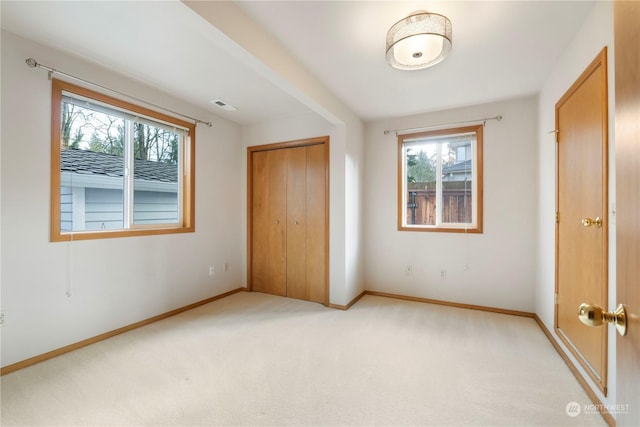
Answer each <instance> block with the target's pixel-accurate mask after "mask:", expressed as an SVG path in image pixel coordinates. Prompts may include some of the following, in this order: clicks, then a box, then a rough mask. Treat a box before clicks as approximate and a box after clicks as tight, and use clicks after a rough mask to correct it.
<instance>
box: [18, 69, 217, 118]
mask: <svg viewBox="0 0 640 427" xmlns="http://www.w3.org/2000/svg"><path fill="white" fill-rule="evenodd" d="M24 62H25V64H27V66H28V67H29V68H42V69H43V70H47V71H48V72H49V73H48V74H49V80H51V78H52V76H53V74H54V73H56V74H60V75H61V76H65V77H69V78H71V79H74V80H78V81H80V82H83V83H87V84H90V85H91V86H95V87H99V88H100V89H104V90H108V91H110V92H113V93H117V94H118V95H122V96H126V97H127V98H131V99H133V100H135V101H138V102H142V103H144V104H147V105H151V106H153V107H155V108H159V109H161V110H164V111H168V112H170V113H172V114H175V115H177V116H180V117H184V118H187V119H189V120H192V121H194V122H195V123H196V124H198V123H202V124H205V125H207V126H208V127H212V126H213V123H212V122H205V121H204V120H200V119H196V118H195V117H191V116H188V115H186V114H182V113H178V112H177V111H173V110H170V109H168V108H165V107H162V106H160V105H157V104H154V103H152V102H149V101H145V100H144V99H140V98H136V97H135V96H131V95H128V94H126V93H123V92H120V91H117V90H115V89H111V88H108V87H106V86H102V85H99V84H97V83H93V82H91V81H89V80H85V79H83V78H80V77H76V76H74V75H72V74H67V73H63V72H62V71H58V70H56V69H55V68H51V67H47V66H46V65H42V64H40V63H38V61H36V60H35V59H33V58H27V59H26V60H25V61H24Z"/></svg>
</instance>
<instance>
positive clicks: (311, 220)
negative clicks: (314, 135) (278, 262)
mask: <svg viewBox="0 0 640 427" xmlns="http://www.w3.org/2000/svg"><path fill="white" fill-rule="evenodd" d="M325 153H326V151H325V146H324V145H312V146H309V147H308V148H307V168H306V169H307V170H306V188H307V191H306V198H305V205H306V243H305V247H306V272H307V298H306V299H308V300H310V301H314V302H319V303H327V302H328V301H326V295H327V290H326V283H327V282H326V279H327V278H326V262H327V260H326V257H327V250H326V243H327V242H326V231H327V230H326V227H327V222H326V203H327V201H326V194H325V188H326V179H327V173H326V169H325V168H326V166H325Z"/></svg>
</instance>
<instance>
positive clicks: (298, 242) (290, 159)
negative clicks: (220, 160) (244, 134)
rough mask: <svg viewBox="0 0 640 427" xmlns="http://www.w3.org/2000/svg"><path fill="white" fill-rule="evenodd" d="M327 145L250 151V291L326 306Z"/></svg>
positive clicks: (316, 142)
mask: <svg viewBox="0 0 640 427" xmlns="http://www.w3.org/2000/svg"><path fill="white" fill-rule="evenodd" d="M328 144H329V138H328V137H322V138H313V139H308V140H303V141H294V142H287V143H280V144H272V145H263V146H258V147H249V148H248V149H247V159H248V169H247V171H248V175H249V176H248V183H249V191H248V193H249V194H248V234H249V236H248V243H249V244H248V246H249V248H248V249H249V250H248V258H249V260H248V267H249V271H248V277H249V288H250V289H251V290H253V291H258V292H266V293H270V294H275V295H281V296H287V297H291V298H298V299H304V300H308V301H314V302H319V303H323V304H328V303H329V298H328V291H327V288H328V286H327V264H328Z"/></svg>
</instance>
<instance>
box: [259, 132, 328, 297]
mask: <svg viewBox="0 0 640 427" xmlns="http://www.w3.org/2000/svg"><path fill="white" fill-rule="evenodd" d="M310 145H324V150H325V158H324V159H325V161H324V176H325V184H324V190H325V191H324V197H325V204H324V206H325V213H324V218H325V236H324V246H325V249H324V253H325V265H324V268H325V272H326V274H325V284H324V286H325V300H324V301H323V303H322V304H323V305H325V306H327V307H328V306H329V301H330V300H331V299H330V296H329V291H330V286H329V235H330V233H329V212H330V210H329V200H330V197H329V188H330V187H329V172H330V169H329V165H330V162H329V154H330V151H329V136H328V135H326V136H319V137H314V138H306V139H299V140H293V141H285V142H277V143H272V144H263V145H253V146H250V147H247V290H249V291H250V292H251V291H253V283H252V267H251V266H252V252H253V243H252V242H253V220H252V218H253V153H254V152H259V151H272V150H281V149H285V148H297V147H307V146H310Z"/></svg>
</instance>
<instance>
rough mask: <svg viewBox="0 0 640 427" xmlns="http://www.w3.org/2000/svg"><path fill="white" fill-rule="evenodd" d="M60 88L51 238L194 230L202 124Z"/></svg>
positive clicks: (56, 85)
mask: <svg viewBox="0 0 640 427" xmlns="http://www.w3.org/2000/svg"><path fill="white" fill-rule="evenodd" d="M52 87H53V92H52V94H53V102H52V117H53V120H52V171H51V186H52V189H51V194H52V204H51V240H52V241H60V240H73V239H93V238H106V237H121V236H128V235H144V234H164V233H176V232H189V231H193V230H194V217H193V213H194V212H193V206H194V198H193V188H194V175H193V159H194V157H193V156H194V140H195V126H194V125H193V124H192V123H187V122H184V121H181V120H179V119H176V118H173V117H170V116H166V115H163V114H161V113H158V112H155V111H151V110H148V109H146V108H144V107H141V106H137V105H134V104H130V103H127V102H124V101H122V100H118V99H115V98H111V97H108V96H106V95H104V94H100V93H97V92H94V91H91V90H89V89H86V88H83V87H79V86H75V85H72V84H70V83H67V82H63V81H60V80H54V81H53V84H52Z"/></svg>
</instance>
